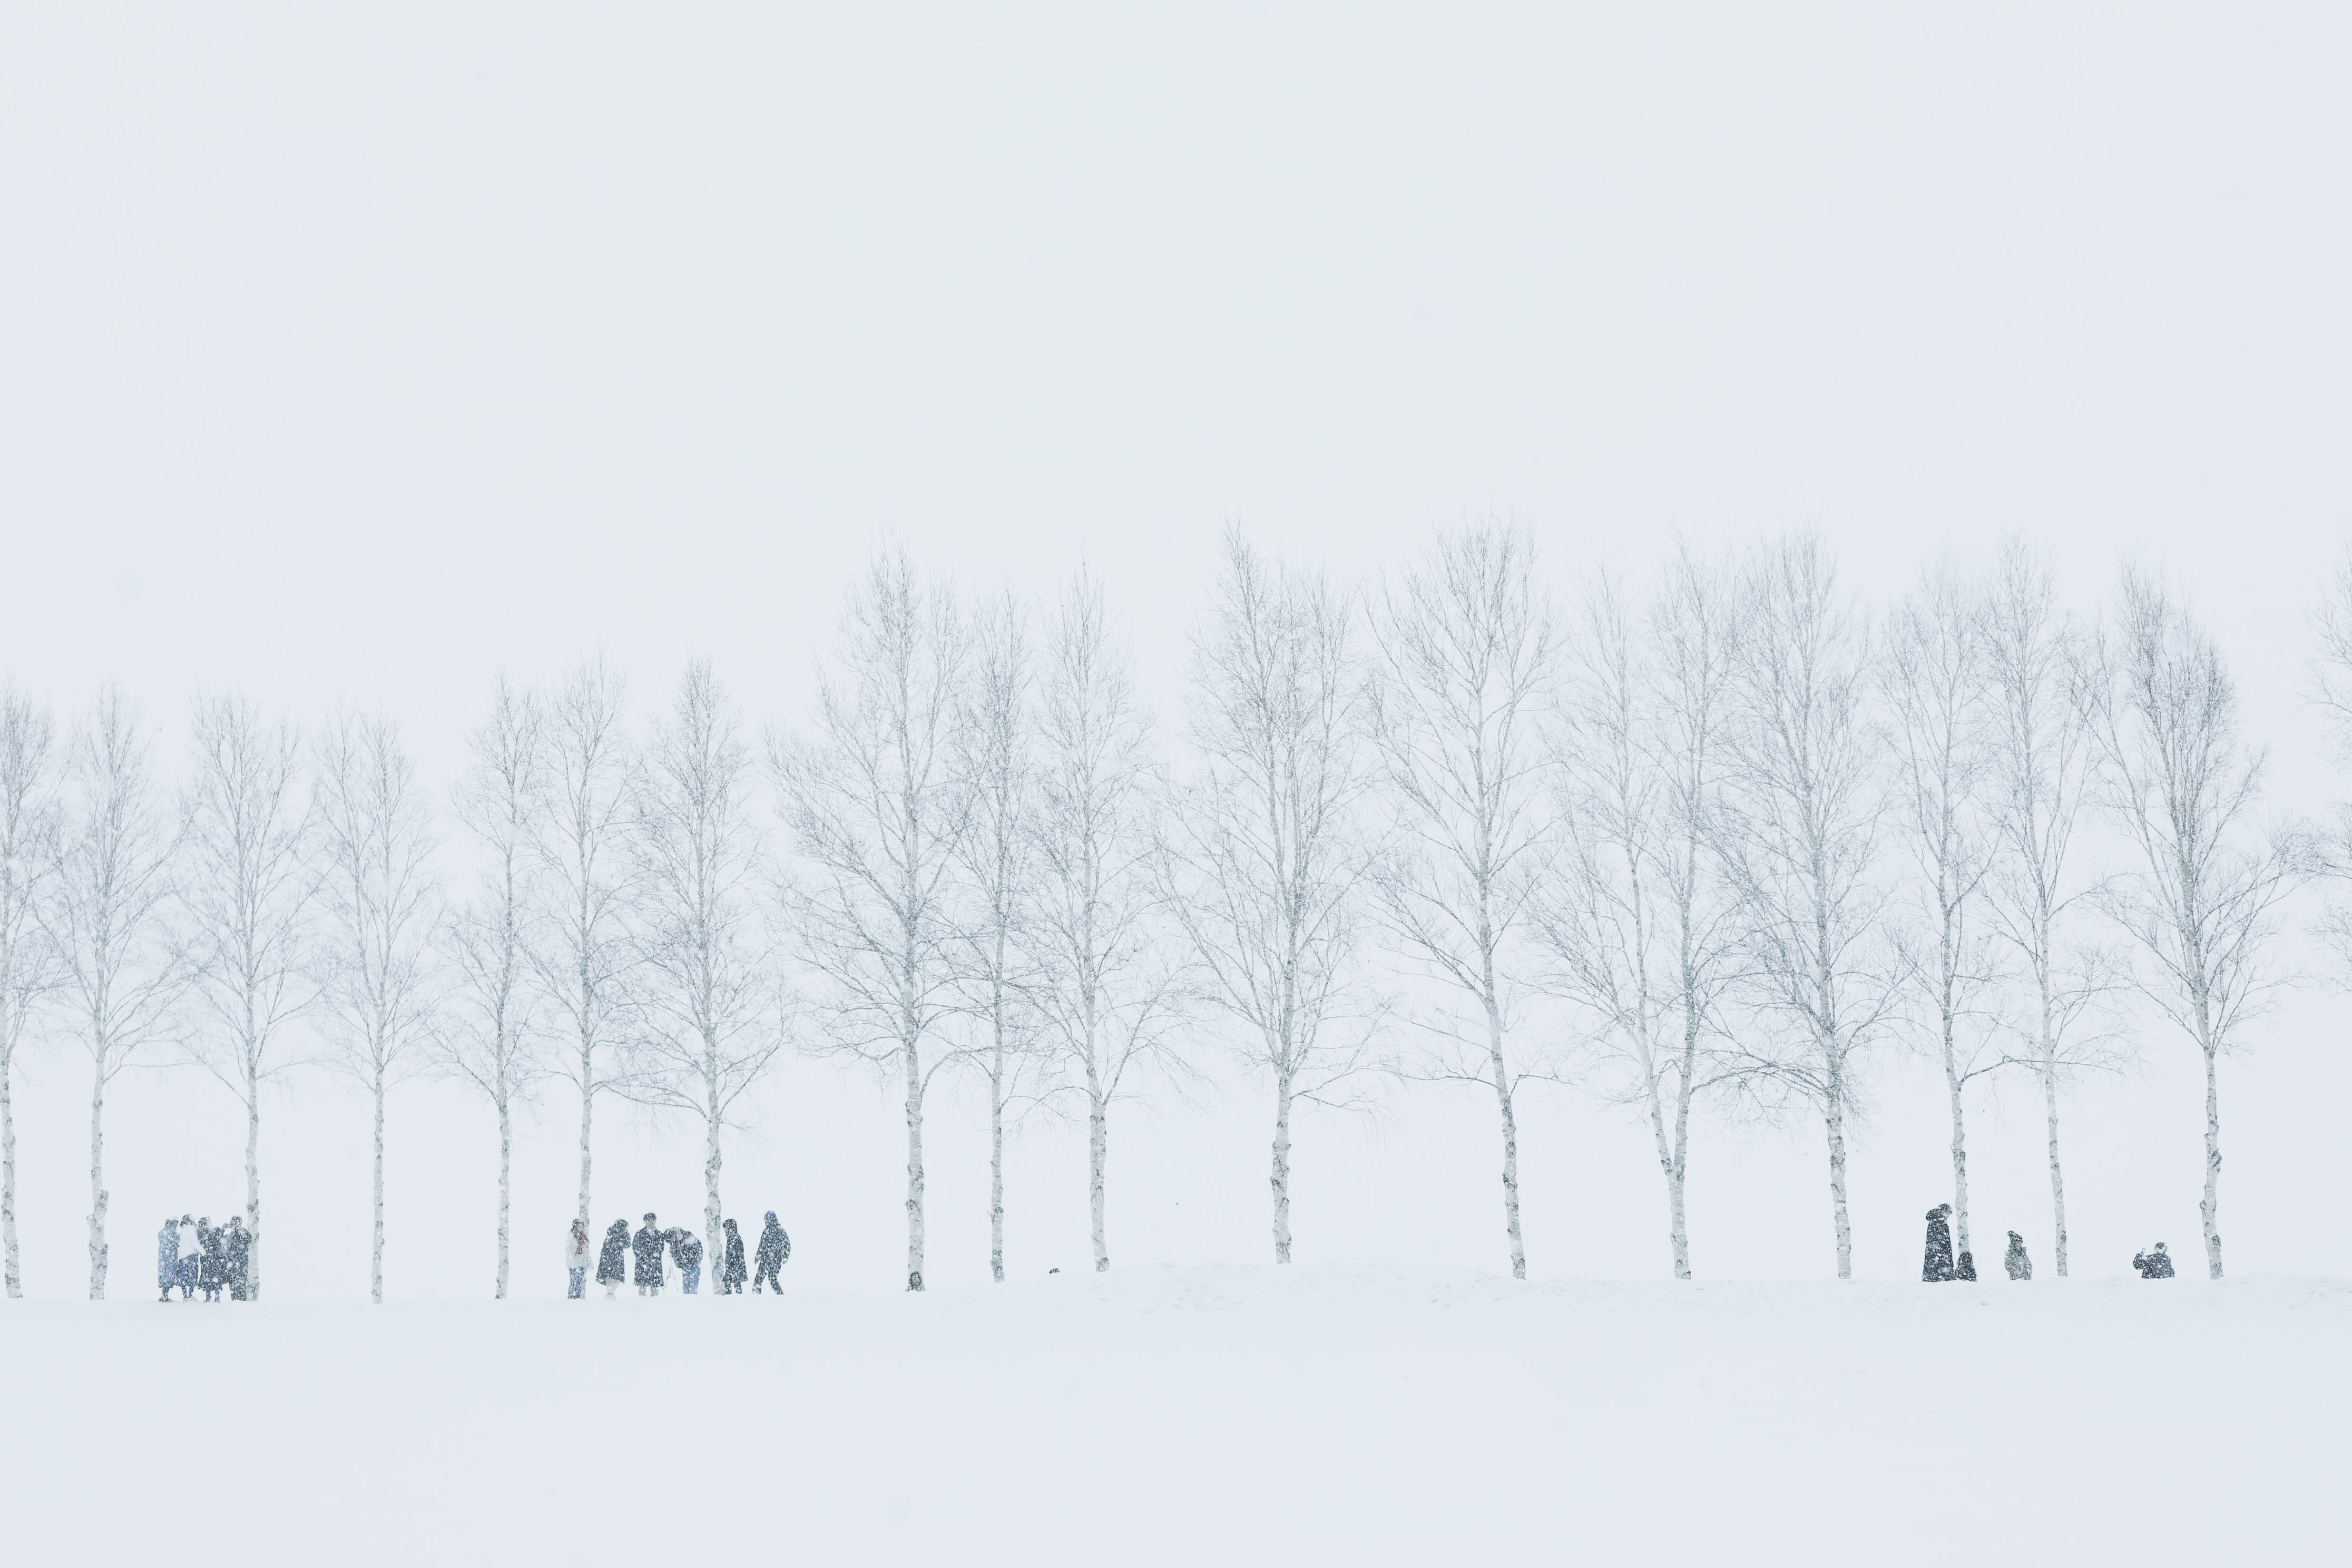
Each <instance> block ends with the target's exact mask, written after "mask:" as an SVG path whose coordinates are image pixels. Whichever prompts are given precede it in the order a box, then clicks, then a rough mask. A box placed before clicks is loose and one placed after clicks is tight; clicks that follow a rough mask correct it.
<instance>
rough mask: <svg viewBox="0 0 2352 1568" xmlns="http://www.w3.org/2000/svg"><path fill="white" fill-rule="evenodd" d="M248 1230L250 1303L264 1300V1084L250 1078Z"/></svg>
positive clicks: (247, 1096) (247, 1090)
mask: <svg viewBox="0 0 2352 1568" xmlns="http://www.w3.org/2000/svg"><path fill="white" fill-rule="evenodd" d="M245 1228H246V1229H247V1230H248V1231H250V1232H251V1233H252V1239H251V1240H250V1241H248V1242H247V1244H246V1254H245V1279H246V1296H245V1299H246V1300H248V1301H258V1300H261V1084H260V1081H259V1080H258V1079H255V1078H254V1077H252V1076H251V1075H250V1074H248V1075H247V1078H246V1080H245Z"/></svg>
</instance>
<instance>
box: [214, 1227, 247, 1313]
mask: <svg viewBox="0 0 2352 1568" xmlns="http://www.w3.org/2000/svg"><path fill="white" fill-rule="evenodd" d="M221 1250H222V1251H223V1253H224V1254H225V1255H226V1264H227V1267H226V1276H227V1283H228V1299H229V1300H232V1301H250V1300H253V1290H252V1287H251V1285H250V1284H249V1282H248V1281H249V1279H250V1275H251V1270H252V1267H253V1233H252V1232H251V1231H249V1230H247V1229H246V1228H245V1221H244V1220H242V1219H240V1218H238V1217H237V1216H236V1215H229V1218H228V1231H227V1234H226V1236H225V1237H223V1238H222V1242H221Z"/></svg>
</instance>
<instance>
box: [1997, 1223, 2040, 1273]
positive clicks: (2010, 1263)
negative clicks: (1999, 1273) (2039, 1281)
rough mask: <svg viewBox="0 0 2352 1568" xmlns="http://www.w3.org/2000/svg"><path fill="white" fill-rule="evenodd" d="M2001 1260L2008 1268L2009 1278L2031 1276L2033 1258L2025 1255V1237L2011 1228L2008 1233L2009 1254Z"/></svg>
mask: <svg viewBox="0 0 2352 1568" xmlns="http://www.w3.org/2000/svg"><path fill="white" fill-rule="evenodd" d="M2001 1262H2002V1264H2003V1265H2005V1266H2006V1267H2007V1268H2008V1269H2009V1277H2010V1278H2011V1279H2032V1278H2033V1259H2032V1258H2028V1257H2026V1256H2025V1237H2021V1236H2020V1235H2018V1234H2017V1232H2015V1231H2013V1230H2012V1231H2011V1232H2010V1233H2009V1256H2008V1257H2006V1258H2002V1259H2001Z"/></svg>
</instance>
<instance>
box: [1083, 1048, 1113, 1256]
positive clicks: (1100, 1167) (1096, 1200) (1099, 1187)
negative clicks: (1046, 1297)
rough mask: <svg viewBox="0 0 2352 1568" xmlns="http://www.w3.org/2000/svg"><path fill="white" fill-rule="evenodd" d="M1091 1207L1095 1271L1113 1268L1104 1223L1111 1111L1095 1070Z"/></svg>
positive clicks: (1091, 1077) (1090, 1098) (1090, 1086)
mask: <svg viewBox="0 0 2352 1568" xmlns="http://www.w3.org/2000/svg"><path fill="white" fill-rule="evenodd" d="M1109 1158H1110V1114H1109V1111H1108V1108H1106V1107H1105V1106H1104V1104H1103V1097H1102V1088H1101V1085H1100V1083H1099V1082H1098V1081H1097V1079H1096V1076H1095V1074H1094V1073H1093V1071H1092V1070H1089V1071H1088V1072H1087V1213H1088V1215H1090V1217H1091V1218H1092V1220H1093V1222H1094V1241H1095V1272H1096V1273H1097V1274H1103V1273H1108V1271H1109V1269H1110V1246H1109V1242H1108V1239H1107V1237H1106V1234H1105V1230H1104V1225H1103V1175H1104V1167H1105V1166H1106V1165H1107V1164H1108V1163H1109Z"/></svg>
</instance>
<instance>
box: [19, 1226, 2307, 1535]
mask: <svg viewBox="0 0 2352 1568" xmlns="http://www.w3.org/2000/svg"><path fill="white" fill-rule="evenodd" d="M673 1289H674V1288H673ZM2347 1409H2352V1284H2347V1283H2346V1282H2343V1281H2321V1280H2313V1279H2275V1278H2273V1279H2243V1280H2231V1281H2228V1282H2226V1283H2223V1284H2220V1285H2213V1284H2209V1283H2207V1282H2205V1281H2202V1280H2197V1279H2179V1280H2175V1281H2171V1282H2169V1283H2158V1282H2144V1281H2140V1280H2137V1279H2078V1280H2074V1281H2050V1280H2043V1281H2037V1282H2035V1283H2033V1284H2031V1285H2023V1286H2018V1285H2011V1284H2009V1283H2007V1282H2005V1281H2004V1282H2000V1283H1985V1284H1980V1285H1953V1286H1942V1287H1926V1286H1918V1285H1886V1284H1875V1283H1857V1284H1852V1285H1845V1286H1839V1285H1835V1284H1830V1283H1818V1284H1753V1283H1728V1284H1723V1283H1717V1284H1699V1285H1696V1286H1685V1287H1681V1288H1676V1287H1675V1286H1673V1285H1670V1284H1665V1283H1654V1284H1653V1283H1643V1284H1630V1283H1593V1282H1561V1283H1549V1284H1533V1285H1513V1284H1512V1283H1510V1282H1509V1281H1507V1280H1504V1279H1496V1278H1492V1277H1487V1276H1482V1275H1477V1274H1471V1273H1464V1272H1454V1271H1439V1270H1417V1269H1409V1268H1395V1269H1381V1270H1367V1269H1340V1268H1310V1267H1300V1268H1294V1269H1290V1270H1287V1271H1283V1272H1276V1271H1275V1270H1273V1269H1262V1268H1185V1269H1143V1270H1132V1271H1127V1272H1121V1273H1118V1274H1115V1275H1112V1276H1109V1277H1108V1278H1100V1279H1097V1278H1095V1277H1091V1276H1087V1277H1079V1276H1070V1275H1063V1276H1058V1277H1053V1278H1048V1279H1033V1280H1028V1281H1022V1282H1016V1283H1013V1284H1010V1285H1007V1286H1005V1287H1003V1288H1002V1289H995V1290H938V1291H934V1292H932V1293H930V1294H929V1295H927V1296H923V1297H906V1296H899V1295H888V1296H860V1297H850V1296H834V1297H802V1296H788V1297H787V1298H786V1299H785V1300H782V1301H777V1300H772V1299H768V1298H761V1297H745V1298H743V1299H741V1300H722V1299H713V1298H703V1299H699V1300H679V1299H677V1298H676V1297H675V1296H674V1294H673V1295H672V1296H668V1297H665V1298H664V1299H662V1300H656V1301H651V1302H646V1301H640V1300H635V1298H634V1297H631V1298H627V1299H625V1300H622V1301H621V1302H619V1303H618V1304H608V1303H606V1302H604V1300H601V1299H600V1300H589V1301H586V1302H582V1303H552V1302H540V1301H532V1302H516V1303H509V1304H506V1305H503V1306H500V1305H496V1304H488V1303H485V1304H480V1305H464V1306H459V1305H429V1304H401V1303H395V1304H393V1305H390V1306H386V1307H381V1308H370V1307H367V1306H361V1305H352V1306H321V1305H307V1304H287V1305H277V1304H264V1305H260V1306H254V1307H237V1306H232V1305H223V1306H218V1307H209V1308H208V1307H206V1306H205V1305H204V1304H202V1303H201V1302H199V1303H195V1304H192V1305H181V1304H178V1303H176V1302H175V1303H174V1304H173V1305H172V1306H170V1307H163V1306H158V1305H156V1304H154V1303H153V1302H152V1301H140V1300H117V1301H110V1302H107V1303H104V1304H101V1305H95V1306H93V1305H87V1304H67V1303H59V1302H26V1303H16V1304H13V1305H9V1306H7V1307H6V1308H5V1310H0V1498H5V1510H0V1561H5V1562H6V1563H12V1564H26V1565H37V1564H47V1563H68V1562H72V1563H147V1562H174V1563H232V1562H234V1563H244V1564H277V1563H338V1564H352V1563H557V1562H621V1561H624V1560H630V1561H639V1562H646V1561H666V1560H670V1559H673V1558H675V1559H676V1560H677V1561H681V1562H698V1563H699V1562H721V1563H736V1562H743V1563H761V1562H771V1563H775V1562H781V1563H794V1562H797V1563H889V1562H928V1563H941V1564H949V1563H979V1562H991V1563H993V1562H1006V1563H1016V1562H1017V1563H1102V1564H1118V1563H1231V1562H1253V1563H1255V1562H1284V1563H1297V1564H1313V1563H1370V1562H1380V1563H1470V1562H1481V1561H1494V1562H1561V1561H1574V1562H1591V1563H1726V1562H1747V1563H1755V1562H1759V1561H1760V1562H1800V1561H1802V1562H1807V1563H1821V1564H1829V1563H1864V1562H1885V1561H1898V1560H1899V1561H1908V1562H1919V1561H1927V1562H1954V1563H1958V1562H1987V1563H1992V1562H2000V1563H2019V1562H2024V1563H2045V1562H2046V1563H2061V1562H2064V1563H2098V1562H2119V1561H2125V1560H2132V1561H2139V1562H2190V1561H2196V1562H2200V1563H2209V1564H2210V1563H2233V1562H2234V1563H2253V1562H2264V1563H2318V1562H2330V1561H2338V1562H2340V1561H2342V1560H2343V1559H2342V1557H2341V1555H2340V1554H2341V1552H2343V1550H2344V1543H2343V1539H2342V1535H2341V1531H2340V1529H2339V1528H2338V1527H2337V1525H2336V1523H2334V1522H2332V1520H2333V1514H2334V1510H2335V1506H2336V1498H2337V1496H2338V1493H2339V1489H2340V1488H2341V1486H2342V1485H2343V1482H2344V1475H2345V1468H2346V1462H2347V1458H2352V1442H2347V1436H2346V1432H2347V1426H2346V1411H2347Z"/></svg>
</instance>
